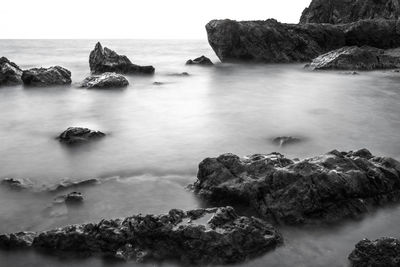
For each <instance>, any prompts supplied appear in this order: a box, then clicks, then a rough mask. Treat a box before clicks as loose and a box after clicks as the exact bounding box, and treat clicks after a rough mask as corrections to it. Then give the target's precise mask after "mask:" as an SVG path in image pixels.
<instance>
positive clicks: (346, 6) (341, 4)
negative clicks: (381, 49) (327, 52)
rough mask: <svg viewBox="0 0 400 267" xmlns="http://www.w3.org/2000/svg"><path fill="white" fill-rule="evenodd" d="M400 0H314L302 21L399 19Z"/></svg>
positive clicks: (305, 11)
mask: <svg viewBox="0 0 400 267" xmlns="http://www.w3.org/2000/svg"><path fill="white" fill-rule="evenodd" d="M399 17H400V1H399V0H379V1H377V0H334V1H331V0H313V1H312V2H311V4H310V6H309V7H308V8H306V9H305V10H304V11H303V14H302V15H301V18H300V23H331V24H339V23H350V22H355V21H359V20H364V19H394V20H396V19H398V18H399Z"/></svg>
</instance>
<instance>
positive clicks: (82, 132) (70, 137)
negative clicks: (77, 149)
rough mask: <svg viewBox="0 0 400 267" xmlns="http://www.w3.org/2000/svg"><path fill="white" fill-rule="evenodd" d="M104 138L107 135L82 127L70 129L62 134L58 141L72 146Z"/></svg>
mask: <svg viewBox="0 0 400 267" xmlns="http://www.w3.org/2000/svg"><path fill="white" fill-rule="evenodd" d="M104 136H105V134H104V133H102V132H100V131H93V130H91V129H88V128H81V127H69V128H68V129H67V130H65V131H64V132H62V133H61V134H60V136H59V137H58V140H60V142H62V143H65V144H69V145H71V144H77V143H83V142H88V141H91V140H95V139H99V138H101V137H104Z"/></svg>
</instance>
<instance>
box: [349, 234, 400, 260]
mask: <svg viewBox="0 0 400 267" xmlns="http://www.w3.org/2000/svg"><path fill="white" fill-rule="evenodd" d="M349 260H350V262H351V266H353V267H364V266H374V267H397V266H400V241H399V240H398V239H395V238H391V237H383V238H380V239H377V240H375V241H371V240H368V239H364V240H362V241H360V242H359V243H358V244H357V245H356V247H355V249H354V250H353V252H352V253H351V254H350V255H349Z"/></svg>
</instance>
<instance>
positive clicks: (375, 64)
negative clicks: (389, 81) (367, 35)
mask: <svg viewBox="0 0 400 267" xmlns="http://www.w3.org/2000/svg"><path fill="white" fill-rule="evenodd" d="M310 67H311V68H312V69H316V70H323V69H338V70H373V69H395V68H398V67H400V56H395V55H393V54H391V53H389V52H385V50H382V49H377V48H373V47H368V46H364V47H358V46H350V47H343V48H340V49H337V50H334V51H331V52H328V53H326V54H323V55H321V56H319V57H317V58H316V59H314V60H313V61H312V62H311V64H310Z"/></svg>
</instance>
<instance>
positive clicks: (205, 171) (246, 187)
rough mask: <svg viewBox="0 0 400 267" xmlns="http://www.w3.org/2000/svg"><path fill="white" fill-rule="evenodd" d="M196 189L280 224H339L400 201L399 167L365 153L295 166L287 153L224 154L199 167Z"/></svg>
mask: <svg viewBox="0 0 400 267" xmlns="http://www.w3.org/2000/svg"><path fill="white" fill-rule="evenodd" d="M197 178H198V180H197V181H196V183H195V184H194V186H193V187H194V190H195V192H197V193H198V194H199V195H200V196H203V197H204V198H206V199H210V200H212V201H213V202H216V203H218V201H222V202H223V203H226V201H235V202H236V201H240V202H242V203H243V204H247V205H249V207H251V208H253V209H255V210H256V211H257V212H258V214H259V215H260V216H261V217H263V218H266V219H272V220H274V221H276V222H278V223H286V224H303V223H321V222H322V223H325V222H329V223H332V222H336V221H340V220H342V219H344V218H359V217H360V216H361V215H362V214H364V213H366V212H368V211H369V210H370V209H371V208H374V207H377V206H380V205H383V204H385V203H391V202H398V201H399V200H400V191H399V189H400V163H399V162H398V161H396V160H394V159H392V158H387V157H374V156H372V154H371V153H370V152H369V151H368V150H366V149H362V150H359V151H355V152H351V151H350V152H339V151H337V150H334V151H331V152H329V153H327V154H324V155H321V156H317V157H313V158H309V159H304V160H301V161H293V160H290V159H288V158H285V157H284V156H283V155H282V154H279V153H272V154H268V155H260V154H256V155H253V156H249V157H245V158H239V157H238V156H236V155H233V154H224V155H221V156H219V157H217V158H207V159H205V160H203V161H202V162H201V163H200V165H199V171H198V174H197Z"/></svg>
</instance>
